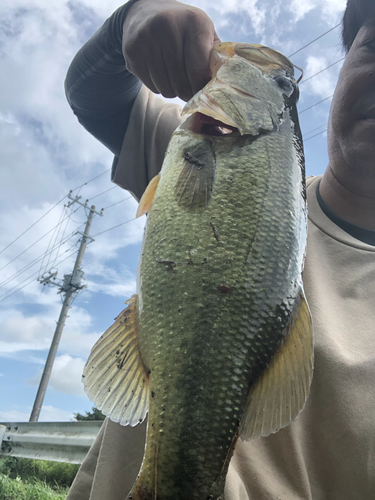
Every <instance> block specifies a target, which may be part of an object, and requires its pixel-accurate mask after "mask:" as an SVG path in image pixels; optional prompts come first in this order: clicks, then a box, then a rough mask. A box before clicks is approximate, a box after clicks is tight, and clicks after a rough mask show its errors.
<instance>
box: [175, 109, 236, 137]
mask: <svg viewBox="0 0 375 500" xmlns="http://www.w3.org/2000/svg"><path fill="white" fill-rule="evenodd" d="M183 128H184V129H185V130H189V131H190V132H193V133H194V134H201V135H210V136H214V137H223V136H229V135H233V134H235V135H238V134H239V130H238V128H237V127H235V126H233V125H229V124H228V123H226V122H223V121H221V120H218V119H217V118H214V117H212V116H209V115H206V114H204V113H201V112H199V111H197V112H196V113H193V114H192V115H191V116H190V117H189V118H188V119H187V120H186V122H185V123H184V126H183Z"/></svg>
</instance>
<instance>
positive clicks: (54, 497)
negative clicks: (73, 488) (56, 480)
mask: <svg viewBox="0 0 375 500" xmlns="http://www.w3.org/2000/svg"><path fill="white" fill-rule="evenodd" d="M68 490H69V488H59V489H53V488H51V486H48V484H46V483H43V482H42V481H40V480H38V479H34V480H32V481H30V482H29V481H28V480H23V479H21V478H20V477H16V478H15V479H11V478H10V477H8V476H6V475H5V474H2V473H0V498H1V500H65V498H66V495H67V494H68Z"/></svg>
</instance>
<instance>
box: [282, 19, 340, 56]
mask: <svg viewBox="0 0 375 500" xmlns="http://www.w3.org/2000/svg"><path fill="white" fill-rule="evenodd" d="M340 24H341V23H339V24H336V26H334V27H333V28H331V29H329V30H328V31H326V32H324V33H323V34H322V35H319V36H318V37H316V38H314V40H311V42H309V43H307V44H306V45H304V46H303V47H301V48H300V49H298V50H296V51H295V52H293V54H290V56H288V57H292V56H294V55H296V54H297V53H298V52H301V50H303V49H305V48H306V47H308V46H309V45H311V44H312V43H314V42H316V41H317V40H319V38H322V37H323V36H325V35H326V34H327V33H329V32H330V31H333V30H334V29H336V28H338V27H339V26H340Z"/></svg>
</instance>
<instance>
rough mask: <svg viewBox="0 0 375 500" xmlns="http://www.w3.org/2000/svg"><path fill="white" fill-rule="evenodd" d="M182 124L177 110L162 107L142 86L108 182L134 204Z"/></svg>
mask: <svg viewBox="0 0 375 500" xmlns="http://www.w3.org/2000/svg"><path fill="white" fill-rule="evenodd" d="M182 121H183V119H182V117H181V107H180V106H178V105H177V104H173V103H166V102H165V101H164V100H163V99H160V98H159V97H156V96H155V94H153V93H152V92H151V91H150V90H148V88H147V87H145V86H143V87H142V88H141V90H140V92H139V94H138V96H137V98H136V100H135V102H134V105H133V109H132V112H131V115H130V120H129V125H128V128H127V131H126V134H125V137H124V142H123V144H122V149H121V153H120V158H119V159H118V162H117V165H116V162H114V166H113V169H112V181H113V182H114V183H116V184H118V185H119V186H121V187H122V188H124V189H127V190H128V191H130V192H131V193H132V194H133V196H135V198H137V199H138V200H139V199H140V197H141V196H142V193H143V191H144V190H145V189H146V187H147V185H148V183H149V182H150V180H151V179H152V178H153V177H155V175H156V174H157V173H158V172H159V171H160V169H161V166H162V164H163V160H164V154H165V151H166V149H167V146H168V143H169V139H170V138H171V135H172V133H173V132H174V131H175V129H176V128H177V127H178V125H179V124H180V123H181V122H182Z"/></svg>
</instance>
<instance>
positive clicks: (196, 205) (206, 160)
mask: <svg viewBox="0 0 375 500" xmlns="http://www.w3.org/2000/svg"><path fill="white" fill-rule="evenodd" d="M183 157H184V161H183V165H182V168H181V171H180V174H179V176H178V179H177V182H176V185H175V193H176V197H177V201H178V204H179V205H180V206H182V207H184V208H187V209H188V210H191V211H202V210H205V209H206V208H207V206H208V203H209V201H210V199H211V197H212V193H213V186H214V180H215V172H216V160H215V153H214V150H213V148H212V144H211V142H210V141H209V140H203V141H201V142H198V143H197V144H196V143H193V144H192V145H191V147H187V148H186V149H185V151H184V153H183Z"/></svg>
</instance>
